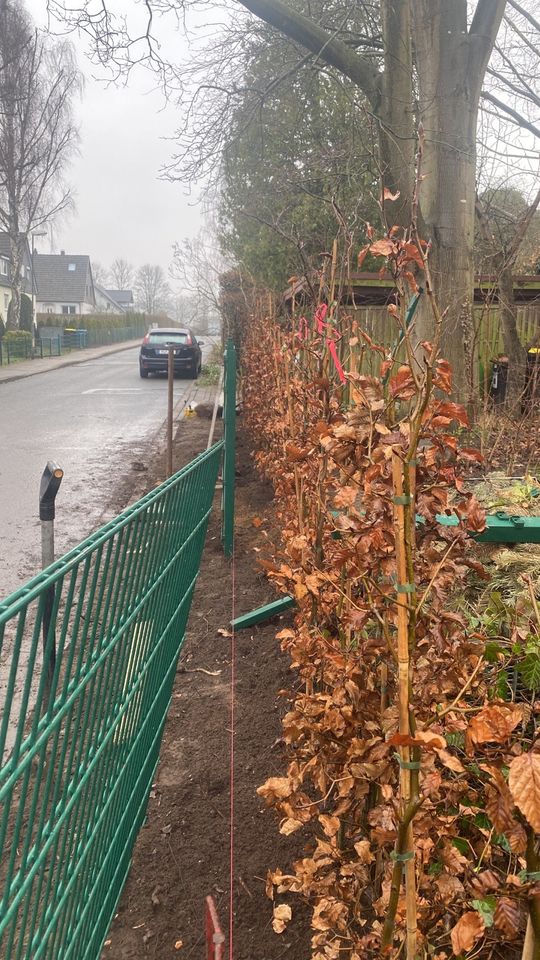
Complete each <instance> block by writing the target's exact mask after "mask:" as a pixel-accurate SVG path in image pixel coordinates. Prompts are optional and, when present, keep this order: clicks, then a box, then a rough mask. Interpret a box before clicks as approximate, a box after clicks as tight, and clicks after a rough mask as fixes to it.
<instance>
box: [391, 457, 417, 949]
mask: <svg viewBox="0 0 540 960" xmlns="http://www.w3.org/2000/svg"><path fill="white" fill-rule="evenodd" d="M406 469H407V471H408V480H409V482H408V483H407V484H404V477H403V470H404V464H403V461H402V460H401V458H400V457H399V456H398V454H397V453H395V452H394V453H393V455H392V479H393V487H394V522H395V544H396V591H397V654H398V687H399V732H400V733H401V734H402V735H403V736H405V737H409V736H410V735H411V725H410V686H411V685H410V669H411V668H410V651H409V616H410V610H411V608H413V607H414V583H411V582H409V575H408V566H409V565H408V563H407V536H408V531H407V523H406V520H407V515H409V516H410V514H411V509H410V508H411V506H412V494H411V493H410V490H411V488H412V489H414V477H413V478H412V479H413V482H412V483H411V482H410V480H411V477H410V473H409V471H410V470H411V468H410V467H406ZM405 487H406V488H407V492H405ZM406 507H409V510H406ZM399 755H400V793H401V816H402V818H403V819H405V818H406V816H407V811H408V810H409V808H410V806H411V803H412V795H411V766H412V761H411V751H410V748H409V747H408V746H402V747H400V749H399ZM404 841H405V842H404V844H403V849H402V850H397V849H396V852H395V856H396V858H398V857H401V858H402V863H404V864H405V896H406V908H407V952H406V956H407V960H416V939H417V919H416V870H415V859H414V841H413V830H412V818H409V822H408V824H407V827H406V832H405V838H404ZM398 862H399V861H398Z"/></svg>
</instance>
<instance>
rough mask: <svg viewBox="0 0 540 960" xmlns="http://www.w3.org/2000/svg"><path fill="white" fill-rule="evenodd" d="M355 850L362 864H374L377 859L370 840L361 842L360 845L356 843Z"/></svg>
mask: <svg viewBox="0 0 540 960" xmlns="http://www.w3.org/2000/svg"><path fill="white" fill-rule="evenodd" d="M354 849H355V850H356V852H357V854H358V858H359V860H360V863H372V861H373V860H374V859H375V856H374V854H373V853H372V852H371V844H370V842H369V840H359V841H358V843H355V845H354Z"/></svg>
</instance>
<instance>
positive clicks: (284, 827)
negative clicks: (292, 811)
mask: <svg viewBox="0 0 540 960" xmlns="http://www.w3.org/2000/svg"><path fill="white" fill-rule="evenodd" d="M303 826H304V824H303V823H302V821H301V820H295V819H294V818H293V817H287V818H286V819H285V820H283V821H282V823H281V824H280V827H279V832H280V833H282V834H283V836H284V837H288V836H290V834H291V833H295V831H296V830H300V827H303Z"/></svg>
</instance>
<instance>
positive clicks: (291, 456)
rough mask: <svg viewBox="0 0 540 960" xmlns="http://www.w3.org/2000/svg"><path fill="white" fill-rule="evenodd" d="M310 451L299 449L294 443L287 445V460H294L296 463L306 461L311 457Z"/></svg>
mask: <svg viewBox="0 0 540 960" xmlns="http://www.w3.org/2000/svg"><path fill="white" fill-rule="evenodd" d="M309 453H310V451H309V450H305V449H304V450H303V449H302V448H301V447H297V446H296V445H295V444H294V443H287V444H286V445H285V454H286V457H287V460H292V461H294V462H296V461H298V460H306V458H307V457H309Z"/></svg>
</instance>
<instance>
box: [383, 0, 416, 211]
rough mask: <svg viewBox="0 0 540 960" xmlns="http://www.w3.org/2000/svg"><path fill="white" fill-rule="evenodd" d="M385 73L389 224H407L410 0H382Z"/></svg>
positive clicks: (412, 135)
mask: <svg viewBox="0 0 540 960" xmlns="http://www.w3.org/2000/svg"><path fill="white" fill-rule="evenodd" d="M381 13H382V30H383V37H384V73H383V78H382V97H381V104H380V115H381V123H380V126H379V144H380V167H381V178H382V183H383V187H386V188H388V190H389V191H391V193H392V194H394V195H396V194H399V196H398V197H397V199H396V200H383V209H384V213H385V217H386V223H387V225H388V226H389V227H392V226H393V225H394V224H399V225H400V226H403V227H408V226H409V225H410V222H411V199H412V195H413V189H414V157H415V148H416V131H415V118H414V96H413V71H412V40H411V11H410V7H409V0H382V4H381ZM383 198H384V193H383Z"/></svg>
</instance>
